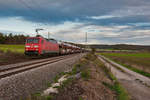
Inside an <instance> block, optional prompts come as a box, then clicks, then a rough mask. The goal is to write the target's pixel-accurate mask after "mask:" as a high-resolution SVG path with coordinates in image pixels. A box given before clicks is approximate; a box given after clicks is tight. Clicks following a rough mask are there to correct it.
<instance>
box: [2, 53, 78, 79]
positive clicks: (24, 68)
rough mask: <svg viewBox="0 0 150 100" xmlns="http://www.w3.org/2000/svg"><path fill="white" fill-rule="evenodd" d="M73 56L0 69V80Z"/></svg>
mask: <svg viewBox="0 0 150 100" xmlns="http://www.w3.org/2000/svg"><path fill="white" fill-rule="evenodd" d="M74 55H75V54H73V55H66V56H59V57H53V58H49V59H44V60H40V61H37V62H33V63H29V64H25V65H19V66H15V67H8V68H4V69H0V79H2V78H5V77H8V76H11V75H15V74H18V73H22V72H24V71H28V70H31V69H35V68H38V67H43V66H44V65H48V64H52V63H55V62H58V61H61V60H63V59H67V58H70V57H72V56H74Z"/></svg>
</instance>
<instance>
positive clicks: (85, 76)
mask: <svg viewBox="0 0 150 100" xmlns="http://www.w3.org/2000/svg"><path fill="white" fill-rule="evenodd" d="M81 77H82V78H83V79H84V80H88V79H89V78H90V72H89V70H84V71H82V72H81Z"/></svg>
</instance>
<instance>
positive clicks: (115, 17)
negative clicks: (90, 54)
mask: <svg viewBox="0 0 150 100" xmlns="http://www.w3.org/2000/svg"><path fill="white" fill-rule="evenodd" d="M149 5H150V1H149V0H1V1H0V12H1V13H0V22H1V23H0V26H1V27H0V30H1V31H3V30H5V31H3V32H7V31H8V32H11V31H12V32H24V34H30V33H33V34H32V36H33V35H34V34H35V32H34V29H35V28H39V27H40V28H44V29H45V30H44V31H42V32H43V35H44V36H45V37H47V32H48V31H50V33H51V37H54V38H56V39H58V40H66V41H73V42H78V43H84V42H85V33H86V32H87V33H88V42H89V43H102V44H103V43H109V44H112V43H139V44H149V39H148V37H149V28H150V18H149V16H150V12H149V11H150V6H149ZM42 32H41V33H42Z"/></svg>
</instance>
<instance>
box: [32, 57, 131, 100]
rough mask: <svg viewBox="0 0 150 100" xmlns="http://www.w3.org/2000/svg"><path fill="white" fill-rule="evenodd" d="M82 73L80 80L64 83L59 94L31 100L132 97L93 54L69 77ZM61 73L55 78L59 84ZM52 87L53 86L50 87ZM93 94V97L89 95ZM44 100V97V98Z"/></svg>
mask: <svg viewBox="0 0 150 100" xmlns="http://www.w3.org/2000/svg"><path fill="white" fill-rule="evenodd" d="M77 73H81V77H80V78H79V79H76V78H75V79H74V78H71V79H69V80H66V81H65V82H63V84H62V85H61V86H60V87H55V88H58V89H59V94H57V95H55V94H51V95H49V96H47V97H46V98H45V97H44V98H45V99H40V94H38V95H36V96H38V97H36V98H37V99H35V98H34V99H30V100H87V99H89V100H99V99H107V100H114V99H117V100H129V99H130V97H129V95H128V93H127V92H126V90H125V89H124V88H123V87H122V86H121V85H120V83H119V82H118V81H117V79H116V78H115V76H114V75H113V74H112V73H111V71H110V70H109V69H107V67H106V66H105V65H104V64H103V63H102V62H101V61H100V60H99V59H98V58H97V57H96V56H95V55H93V54H88V55H86V56H85V57H83V58H82V59H80V61H79V62H78V63H76V64H75V65H74V66H73V69H72V71H71V72H68V73H67V74H68V75H76V74H77ZM64 74H65V73H61V74H59V75H57V76H56V77H55V78H54V82H58V79H59V78H60V76H62V75H64ZM49 86H51V84H50V85H49ZM89 94H92V95H89ZM106 95H107V96H106ZM42 98H43V97H42Z"/></svg>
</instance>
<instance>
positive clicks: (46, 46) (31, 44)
mask: <svg viewBox="0 0 150 100" xmlns="http://www.w3.org/2000/svg"><path fill="white" fill-rule="evenodd" d="M77 52H81V49H80V48H79V47H77V46H74V45H71V44H68V43H64V42H57V41H56V40H55V39H45V38H43V37H42V36H37V37H29V38H27V39H26V44H25V55H45V54H51V55H52V54H56V55H58V54H61V55H62V54H71V53H77Z"/></svg>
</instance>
